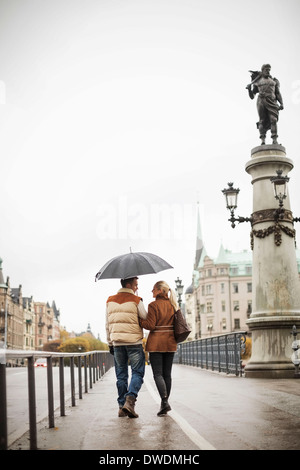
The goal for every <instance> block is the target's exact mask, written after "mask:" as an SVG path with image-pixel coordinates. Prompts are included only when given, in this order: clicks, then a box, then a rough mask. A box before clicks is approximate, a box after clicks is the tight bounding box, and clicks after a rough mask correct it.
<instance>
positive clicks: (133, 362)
mask: <svg viewBox="0 0 300 470" xmlns="http://www.w3.org/2000/svg"><path fill="white" fill-rule="evenodd" d="M114 361H115V372H116V377H117V389H118V404H119V407H122V406H123V405H124V403H125V400H126V396H127V395H131V396H134V397H135V398H136V397H137V396H138V393H139V391H140V388H141V386H142V384H143V381H144V374H145V354H144V350H143V346H142V345H141V344H135V345H132V346H115V347H114ZM128 362H129V364H130V367H131V380H130V384H129V387H128Z"/></svg>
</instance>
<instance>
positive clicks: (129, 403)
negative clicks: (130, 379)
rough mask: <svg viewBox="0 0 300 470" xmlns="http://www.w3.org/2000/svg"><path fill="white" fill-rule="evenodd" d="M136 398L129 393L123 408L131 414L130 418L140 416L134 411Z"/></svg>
mask: <svg viewBox="0 0 300 470" xmlns="http://www.w3.org/2000/svg"><path fill="white" fill-rule="evenodd" d="M135 402H136V398H134V397H133V396H131V395H127V397H126V401H125V404H124V406H123V407H122V410H123V411H124V413H126V414H127V416H129V418H138V417H139V415H138V414H137V413H136V412H135V411H134V406H135Z"/></svg>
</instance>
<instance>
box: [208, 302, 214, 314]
mask: <svg viewBox="0 0 300 470" xmlns="http://www.w3.org/2000/svg"><path fill="white" fill-rule="evenodd" d="M206 311H207V313H211V312H212V311H213V310H212V302H207V304H206Z"/></svg>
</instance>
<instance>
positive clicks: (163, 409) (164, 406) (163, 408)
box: [157, 398, 171, 416]
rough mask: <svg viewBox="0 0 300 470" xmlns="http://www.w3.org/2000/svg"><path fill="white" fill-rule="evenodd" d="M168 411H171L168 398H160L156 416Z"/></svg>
mask: <svg viewBox="0 0 300 470" xmlns="http://www.w3.org/2000/svg"><path fill="white" fill-rule="evenodd" d="M168 411H171V407H170V405H169V402H168V398H162V400H161V404H160V410H159V412H158V413H157V416H162V415H166V414H167V413H168Z"/></svg>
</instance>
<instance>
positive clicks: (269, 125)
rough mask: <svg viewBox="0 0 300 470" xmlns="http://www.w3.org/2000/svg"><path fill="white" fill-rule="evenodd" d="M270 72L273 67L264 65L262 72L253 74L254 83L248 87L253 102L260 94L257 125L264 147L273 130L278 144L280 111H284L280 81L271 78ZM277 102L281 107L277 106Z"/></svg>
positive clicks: (275, 142)
mask: <svg viewBox="0 0 300 470" xmlns="http://www.w3.org/2000/svg"><path fill="white" fill-rule="evenodd" d="M270 71H271V66H270V65H269V64H265V65H263V66H262V68H261V72H253V75H252V78H253V81H252V83H250V85H248V86H247V87H246V88H247V89H248V92H249V96H250V98H251V99H252V100H253V98H254V96H255V95H256V93H258V98H257V111H258V115H259V122H258V123H257V127H258V129H259V134H260V138H261V143H262V145H264V144H265V140H266V133H267V131H268V129H271V137H272V139H273V144H277V137H278V135H277V121H278V118H279V111H280V110H281V109H283V101H282V96H281V93H280V90H279V87H280V85H279V81H278V80H277V79H276V78H272V77H271V75H270ZM251 87H252V88H251ZM277 101H278V102H279V104H280V106H279V105H278V104H277Z"/></svg>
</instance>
